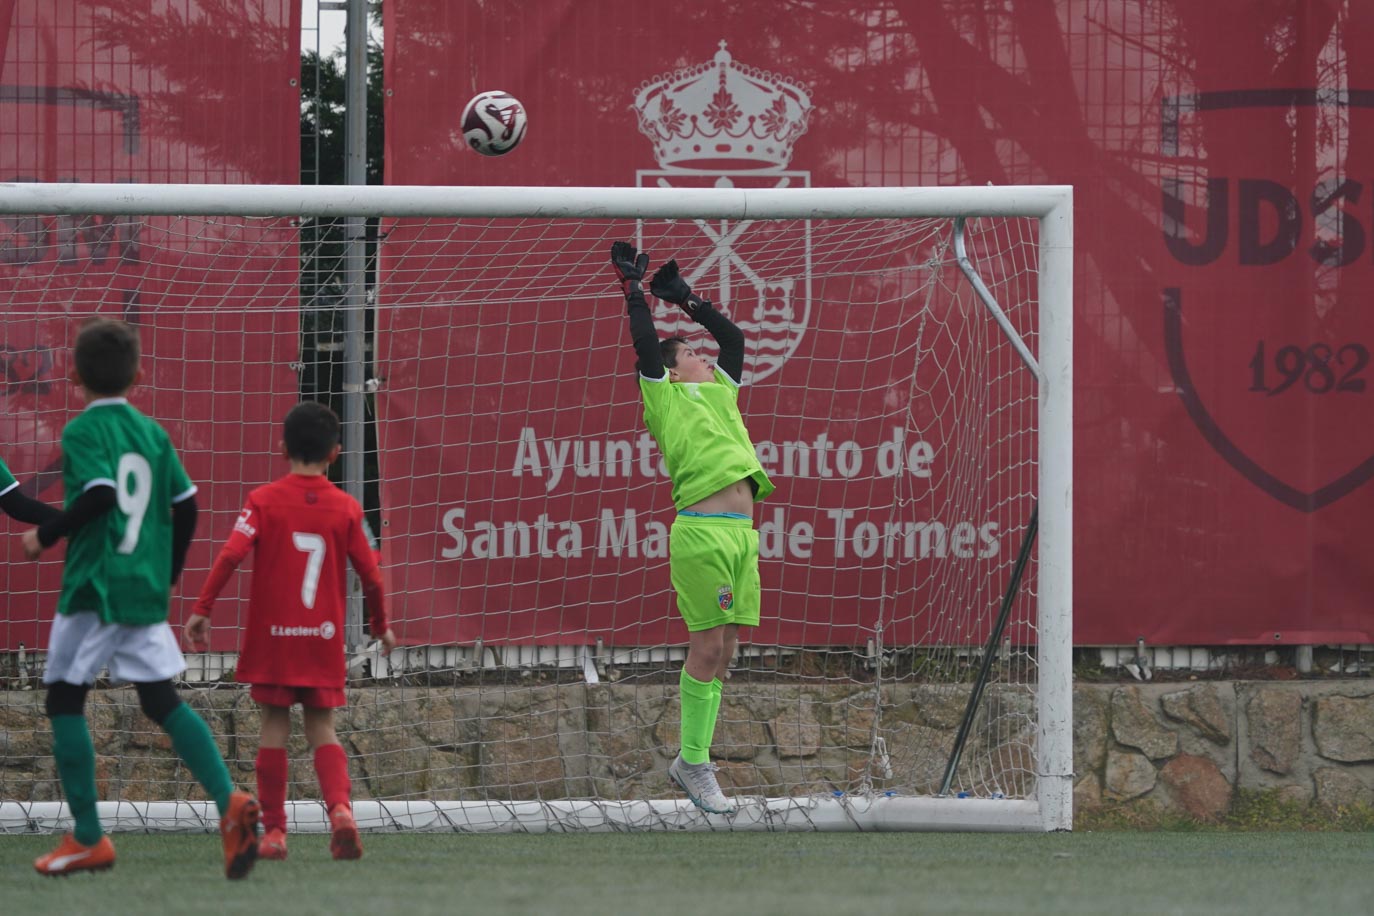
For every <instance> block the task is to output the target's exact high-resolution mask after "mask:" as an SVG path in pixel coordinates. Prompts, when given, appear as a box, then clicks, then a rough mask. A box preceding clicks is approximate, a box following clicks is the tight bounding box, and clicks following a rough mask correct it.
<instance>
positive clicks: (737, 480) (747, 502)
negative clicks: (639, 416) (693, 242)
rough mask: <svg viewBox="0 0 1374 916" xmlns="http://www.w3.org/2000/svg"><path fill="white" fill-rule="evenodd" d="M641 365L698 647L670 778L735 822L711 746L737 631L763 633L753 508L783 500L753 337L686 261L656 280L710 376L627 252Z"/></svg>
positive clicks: (620, 263) (638, 259)
mask: <svg viewBox="0 0 1374 916" xmlns="http://www.w3.org/2000/svg"><path fill="white" fill-rule="evenodd" d="M611 265H612V266H613V267H614V268H615V272H616V276H617V277H619V279H620V284H621V289H622V291H623V292H624V294H625V302H626V306H627V309H628V312H629V316H630V337H631V339H632V340H633V341H634V348H635V354H636V355H637V356H638V357H639V363H638V369H639V390H640V393H641V395H642V396H643V398H644V423H645V425H646V426H647V427H648V428H649V433H650V434H651V435H652V436H653V437H654V440H655V441H656V442H657V443H658V448H659V451H660V452H662V453H663V458H664V461H665V462H666V463H667V466H668V476H669V477H671V478H672V481H673V505H674V506H676V507H677V510H678V514H677V518H676V519H674V521H673V525H672V529H671V531H670V533H669V537H668V556H669V569H670V570H671V574H672V581H673V589H674V590H675V591H676V592H677V606H678V612H679V613H681V614H682V619H683V621H684V622H685V623H686V624H687V630H688V633H689V634H690V641H689V644H688V649H687V662H686V664H685V665H684V666H683V669H682V674H681V677H680V679H679V685H680V688H681V691H682V746H681V750H680V751H679V752H678V755H677V758H676V759H674V760H673V762H672V764H671V765H670V766H669V767H668V776H669V778H671V779H672V780H673V782H674V783H676V784H677V785H678V787H679V788H681V789H682V790H683V791H684V792H686V793H687V796H688V798H690V799H691V800H692V803H693V804H695V805H696V806H697V807H699V808H701V809H702V810H704V811H707V812H710V813H712V814H729V813H731V812H733V811H734V810H735V807H734V803H733V802H732V801H731V800H730V799H727V798H726V797H725V795H724V793H722V792H721V790H720V785H719V783H717V781H716V775H715V773H716V767H715V765H714V764H712V763H711V739H712V736H713V735H714V734H715V730H716V715H717V713H718V712H719V711H720V698H721V690H722V687H723V679H724V677H725V674H726V670H727V669H728V668H729V665H730V659H731V657H732V656H733V655H734V652H735V647H736V645H737V644H738V642H739V628H740V627H753V626H758V623H759V609H760V585H759V533H758V531H757V530H755V528H754V516H753V512H754V503H755V502H758V501H759V500H762V499H764V498H765V497H766V496H768V494H769V493H772V492H773V484H772V482H771V481H769V479H768V475H766V474H765V473H764V472H763V467H762V466H761V465H760V464H759V461H758V458H757V456H756V455H755V453H754V446H753V443H752V442H750V440H749V432H748V430H746V429H745V427H744V419H743V418H742V417H741V416H740V412H739V387H740V382H741V380H742V378H743V372H744V335H743V334H742V333H741V332H740V329H739V328H738V327H736V326H735V325H734V323H732V322H731V321H730V319H728V318H726V317H725V316H724V315H722V314H721V313H720V312H718V311H716V309H715V307H714V306H712V304H711V303H710V302H708V301H706V300H704V299H702V298H700V297H699V296H697V295H695V294H694V293H693V292H692V290H691V288H690V287H689V286H688V285H687V281H686V280H684V279H683V278H682V277H681V275H679V273H678V267H677V262H676V261H669V262H668V263H667V264H664V265H663V266H662V267H660V268H659V269H658V271H657V272H656V273H655V274H654V276H653V279H652V280H650V282H649V291H650V292H652V293H653V294H654V295H655V296H656V297H658V298H659V299H662V300H664V301H665V302H672V303H674V304H676V305H678V306H680V307H681V308H682V310H683V311H684V312H686V313H687V314H688V315H689V316H690V317H691V318H692V320H693V321H695V322H697V324H700V325H701V326H702V327H704V328H705V329H706V330H707V331H708V332H710V334H711V336H712V337H714V338H715V340H716V343H717V344H718V345H719V347H720V356H719V358H718V360H717V361H716V365H715V366H712V365H711V363H710V362H708V361H707V360H706V358H705V357H703V356H702V355H701V354H699V353H697V352H696V350H694V349H693V348H692V347H691V345H690V344H688V342H687V341H686V340H685V339H683V338H681V337H669V338H668V339H666V340H659V338H658V332H657V330H656V329H655V328H654V320H653V316H652V314H651V313H650V311H649V306H648V303H647V302H646V301H645V299H644V291H643V290H642V289H641V282H642V281H643V279H644V273H645V271H646V270H647V269H648V266H649V255H648V254H647V253H636V251H635V248H634V246H632V245H630V244H629V243H628V242H615V243H614V244H612V245H611Z"/></svg>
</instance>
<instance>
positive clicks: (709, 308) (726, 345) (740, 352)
mask: <svg viewBox="0 0 1374 916" xmlns="http://www.w3.org/2000/svg"><path fill="white" fill-rule="evenodd" d="M692 317H693V318H694V319H696V322H697V324H699V325H701V326H702V327H703V328H705V329H706V330H707V331H708V332H709V333H710V335H711V336H712V337H714V338H715V339H716V344H717V345H718V346H719V347H720V355H719V356H718V357H717V358H716V365H717V366H719V367H720V368H721V370H722V371H724V373H725V374H726V375H728V376H730V378H732V379H734V380H735V384H737V385H738V384H739V383H740V382H742V381H743V380H744V332H743V331H741V330H740V329H739V328H738V327H737V326H736V325H735V323H734V322H733V321H731V320H730V319H729V318H726V317H725V316H724V315H722V314H721V313H720V312H718V311H716V308H715V306H713V305H712V304H711V303H709V302H706V301H704V300H703V301H702V302H700V303H699V304H698V305H697V307H696V308H695V309H694V310H693V311H692Z"/></svg>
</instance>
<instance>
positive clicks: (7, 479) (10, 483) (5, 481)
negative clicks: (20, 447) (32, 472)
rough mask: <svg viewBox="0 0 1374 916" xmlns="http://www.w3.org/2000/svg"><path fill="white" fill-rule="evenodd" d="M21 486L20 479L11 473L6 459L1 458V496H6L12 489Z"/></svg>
mask: <svg viewBox="0 0 1374 916" xmlns="http://www.w3.org/2000/svg"><path fill="white" fill-rule="evenodd" d="M17 486H19V481H17V480H15V479H14V475H13V474H11V473H10V469H9V466H8V465H6V464H5V459H3V458H0V496H4V495H5V494H6V493H8V492H9V491H10V490H13V489H14V488H15V487H17Z"/></svg>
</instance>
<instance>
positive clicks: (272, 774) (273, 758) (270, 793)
mask: <svg viewBox="0 0 1374 916" xmlns="http://www.w3.org/2000/svg"><path fill="white" fill-rule="evenodd" d="M255 768H256V769H257V771H258V804H260V805H262V826H263V829H264V830H273V829H275V830H285V829H286V772H287V769H286V748H284V747H261V748H258V759H257V761H256V762H255Z"/></svg>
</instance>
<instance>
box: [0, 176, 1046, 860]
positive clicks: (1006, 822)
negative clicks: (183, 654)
mask: <svg viewBox="0 0 1374 916" xmlns="http://www.w3.org/2000/svg"><path fill="white" fill-rule="evenodd" d="M90 213H98V214H101V215H111V216H113V215H139V216H176V215H187V216H237V217H253V216H283V215H291V216H302V217H321V218H330V217H337V218H347V217H351V218H354V219H358V218H368V217H383V216H386V217H452V218H476V217H481V218H540V219H553V218H569V219H572V218H584V219H613V218H614V219H729V220H758V219H801V220H819V219H865V218H872V219H902V218H917V217H920V218H931V217H934V218H948V219H950V220H951V221H952V222H953V221H955V220H959V219H961V218H976V217H1023V218H1034V219H1036V220H1038V222H1039V232H1038V248H1039V251H1038V267H1039V275H1038V300H1039V316H1038V332H1037V333H1038V352H1037V353H1036V354H1035V358H1034V359H1033V360H1030V361H1029V362H1027V368H1028V371H1032V372H1034V373H1035V375H1036V377H1037V388H1038V397H1037V400H1038V415H1037V428H1038V447H1039V454H1038V475H1039V476H1038V507H1039V535H1038V545H1037V554H1038V570H1039V572H1038V604H1037V633H1038V646H1037V650H1036V670H1037V675H1038V676H1037V685H1036V707H1037V708H1036V717H1037V726H1036V727H1037V744H1036V755H1035V759H1036V761H1037V773H1036V774H1035V775H1036V777H1037V778H1036V792H1035V796H1034V797H1033V798H1030V799H1024V800H1022V799H1015V800H1013V799H1006V800H1002V799H980V798H939V797H899V796H885V795H881V794H878V795H874V796H845V797H822V796H812V797H805V798H774V799H754V800H750V799H747V798H745V799H740V801H741V802H742V804H741V806H740V810H739V812H738V813H736V814H734V815H705V814H703V813H701V812H699V811H697V810H696V809H695V808H693V807H692V806H691V805H690V803H689V802H687V801H686V800H680V801H679V800H655V801H629V800H627V801H598V800H567V801H532V802H514V801H511V802H499V801H468V802H457V801H454V802H447V801H426V802H417V801H397V802H387V801H359V802H358V803H357V804H356V805H355V811H356V815H357V819H358V821H359V823H360V825H361V826H363V827H365V828H367V829H384V830H396V829H404V830H441V831H452V830H460V829H461V830H468V831H484V830H491V831H496V830H505V831H522V832H561V831H565V830H569V829H578V830H601V831H618V830H625V829H628V827H629V826H630V825H643V824H645V823H649V824H656V825H659V826H662V827H664V828H666V829H702V830H784V829H801V830H883V831H893V830H973V831H1022V832H1039V831H1053V830H1068V829H1071V828H1072V813H1073V812H1072V795H1073V715H1072V710H1073V683H1072V637H1073V629H1072V621H1073V613H1072V608H1073V555H1072V543H1073V539H1072V530H1073V516H1072V513H1073V509H1072V505H1073V485H1072V481H1073V428H1072V419H1073V371H1072V365H1073V358H1072V357H1073V189H1072V188H1071V187H1068V186H1005V187H991V186H990V187H967V188H953V187H882V188H878V187H874V188H796V189H776V188H773V189H739V188H734V189H681V188H624V187H617V188H563V187H419V186H390V187H386V186H373V187H360V186H288V185H278V186H269V185H157V184H147V185H140V184H43V183H33V184H28V183H8V184H0V215H12V214H43V215H68V214H90ZM959 253H960V255H961V257H960V266H961V267H962V268H964V271H965V273H966V274H967V275H968V276H969V280H970V282H971V283H972V285H973V288H974V290H975V292H976V293H977V294H978V295H979V298H980V299H981V300H982V301H983V302H984V304H985V305H986V306H987V307H988V308H989V309H990V310H991V311H992V312H993V314H994V317H998V318H999V321H998V323H999V326H1001V327H1002V329H1003V331H1004V333H1008V334H1009V336H1010V338H1011V344H1012V346H1014V347H1016V348H1017V351H1018V352H1019V353H1021V354H1022V356H1023V359H1025V358H1026V357H1027V356H1028V355H1029V351H1028V349H1027V348H1026V346H1025V344H1024V343H1023V342H1022V341H1020V340H1019V339H1017V338H1016V337H1015V333H1014V331H1012V329H1011V327H1010V325H1009V324H1008V323H1007V322H1006V321H1005V319H1002V318H1000V312H999V310H998V308H997V305H996V303H995V302H993V301H992V300H991V297H990V295H989V294H988V293H987V290H986V288H981V289H980V287H982V284H981V281H979V280H978V279H977V277H976V274H974V273H973V272H972V271H973V267H972V266H971V265H969V264H968V261H967V259H966V258H964V257H962V250H960V252H959ZM99 810H100V815H101V817H102V819H103V820H104V822H105V824H106V826H107V827H109V828H111V829H114V830H134V831H150V830H208V829H215V828H216V826H217V818H216V817H215V814H214V809H213V805H210V804H209V803H205V802H200V803H196V802H170V801H169V802H141V803H136V802H101V803H100V805H99ZM290 819H291V822H292V827H293V829H295V830H298V831H305V832H324V831H326V830H327V829H328V827H327V819H326V818H325V816H324V813H323V809H322V808H321V806H320V805H319V804H318V803H314V802H296V803H293V804H292V805H291V806H290ZM68 822H69V815H68V813H67V810H66V806H65V804H63V803H61V802H30V801H25V800H14V799H11V800H3V801H0V833H6V832H27V831H34V830H50V829H54V828H56V827H58V826H59V824H60V823H68Z"/></svg>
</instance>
